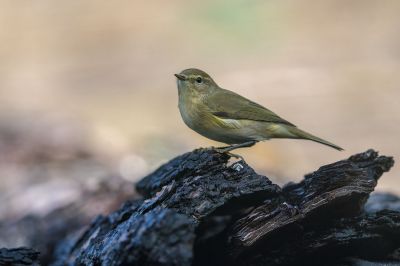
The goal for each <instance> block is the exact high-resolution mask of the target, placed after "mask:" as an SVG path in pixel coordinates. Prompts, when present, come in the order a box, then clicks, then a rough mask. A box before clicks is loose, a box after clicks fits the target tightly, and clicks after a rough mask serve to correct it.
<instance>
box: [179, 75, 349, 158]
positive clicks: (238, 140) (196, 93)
mask: <svg viewBox="0 0 400 266" xmlns="http://www.w3.org/2000/svg"><path fill="white" fill-rule="evenodd" d="M175 76H176V77H177V79H178V80H177V83H178V94H179V111H180V113H181V116H182V118H183V121H184V122H185V124H186V125H187V126H188V127H190V128H191V129H193V130H194V131H196V132H197V133H199V134H201V135H203V136H205V137H207V138H209V139H212V140H216V141H219V142H223V143H226V144H230V146H228V147H224V148H219V149H218V150H219V151H220V152H229V151H232V150H234V149H237V148H242V147H251V146H253V145H254V144H256V143H257V142H259V141H263V140H268V139H273V138H288V139H306V140H312V141H315V142H318V143H321V144H324V145H327V146H330V147H332V148H334V149H337V150H343V149H342V148H341V147H339V146H337V145H335V144H333V143H331V142H328V141H326V140H323V139H321V138H318V137H316V136H313V135H311V134H310V133H307V132H305V131H303V130H301V129H299V128H297V127H296V126H295V125H294V124H292V123H290V122H289V121H287V120H285V119H283V118H281V117H279V116H278V115H277V114H275V113H274V112H272V111H271V110H269V109H267V108H265V107H263V106H261V105H260V104H258V103H255V102H253V101H251V100H249V99H246V98H245V97H243V96H240V95H239V94H237V93H234V92H232V91H229V90H225V89H223V88H221V87H219V86H218V85H217V83H215V81H214V80H213V79H212V78H211V77H210V76H209V75H208V74H207V73H206V72H204V71H202V70H199V69H195V68H190V69H186V70H183V71H182V72H181V73H179V74H175Z"/></svg>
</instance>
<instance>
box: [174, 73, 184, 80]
mask: <svg viewBox="0 0 400 266" xmlns="http://www.w3.org/2000/svg"><path fill="white" fill-rule="evenodd" d="M174 75H175V77H176V78H177V79H179V80H186V76H185V75H182V74H174Z"/></svg>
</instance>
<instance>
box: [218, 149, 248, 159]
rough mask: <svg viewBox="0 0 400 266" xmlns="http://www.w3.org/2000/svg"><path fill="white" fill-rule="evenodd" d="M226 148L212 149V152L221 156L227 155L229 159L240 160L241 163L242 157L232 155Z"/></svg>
mask: <svg viewBox="0 0 400 266" xmlns="http://www.w3.org/2000/svg"><path fill="white" fill-rule="evenodd" d="M227 148H229V147H225V148H214V151H216V152H218V153H221V154H226V155H229V156H230V157H233V158H236V159H240V160H242V161H244V158H243V157H242V156H240V155H239V154H234V153H231V152H229V150H227Z"/></svg>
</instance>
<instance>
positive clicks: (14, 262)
mask: <svg viewBox="0 0 400 266" xmlns="http://www.w3.org/2000/svg"><path fill="white" fill-rule="evenodd" d="M24 265H33V266H35V265H39V252H37V251H35V250H33V249H29V248H24V247H21V248H13V249H6V248H0V266H24Z"/></svg>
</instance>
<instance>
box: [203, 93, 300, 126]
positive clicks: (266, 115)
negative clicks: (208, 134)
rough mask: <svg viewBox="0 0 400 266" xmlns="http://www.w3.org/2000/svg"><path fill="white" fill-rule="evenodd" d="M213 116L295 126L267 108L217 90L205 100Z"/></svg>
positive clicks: (237, 95)
mask: <svg viewBox="0 0 400 266" xmlns="http://www.w3.org/2000/svg"><path fill="white" fill-rule="evenodd" d="M206 104H207V106H208V107H209V108H210V110H211V112H212V114H213V115H215V116H217V117H220V118H226V119H237V120H254V121H263V122H273V123H279V124H286V125H291V126H295V125H293V124H292V123H290V122H289V121H286V120H285V119H283V118H281V117H279V116H278V115H277V114H275V113H274V112H272V111H270V110H268V109H267V108H265V107H263V106H261V105H259V104H257V103H255V102H252V101H250V100H249V99H246V98H244V97H243V96H240V95H239V94H237V93H234V92H232V91H228V90H224V89H222V90H218V91H216V92H214V93H212V94H211V95H209V97H208V98H207V101H206Z"/></svg>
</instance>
